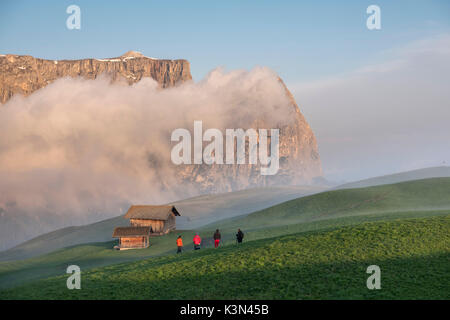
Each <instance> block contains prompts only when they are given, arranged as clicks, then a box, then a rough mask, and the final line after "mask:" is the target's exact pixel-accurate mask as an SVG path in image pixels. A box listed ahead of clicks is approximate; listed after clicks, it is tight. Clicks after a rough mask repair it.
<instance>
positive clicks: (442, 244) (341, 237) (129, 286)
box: [0, 215, 450, 299]
mask: <svg viewBox="0 0 450 320" xmlns="http://www.w3.org/2000/svg"><path fill="white" fill-rule="evenodd" d="M369 265H378V266H379V267H380V268H381V290H368V289H367V287H366V279H367V277H368V276H369V275H368V274H367V273H366V269H367V267H368V266H369ZM66 279H67V275H64V276H58V277H51V278H49V279H45V280H41V281H38V282H35V283H32V284H29V285H26V286H21V287H17V288H14V289H9V290H3V291H0V299H17V298H19V299H449V298H450V215H446V216H440V217H429V218H416V219H403V220H392V221H388V222H373V223H363V224H360V225H357V226H351V227H342V228H335V229H332V230H327V231H315V232H306V233H299V234H293V235H287V236H281V237H277V238H269V239H263V240H258V241H250V242H247V243H245V244H242V245H239V246H238V245H233V246H231V245H230V246H225V247H222V248H219V249H205V250H201V251H200V252H197V251H195V252H193V251H190V252H188V253H183V254H181V255H171V256H165V257H160V258H153V259H146V260H141V261H136V262H129V263H124V264H118V265H112V266H108V267H103V268H95V269H92V270H89V271H85V272H83V273H82V281H81V286H82V289H81V290H68V289H67V288H66Z"/></svg>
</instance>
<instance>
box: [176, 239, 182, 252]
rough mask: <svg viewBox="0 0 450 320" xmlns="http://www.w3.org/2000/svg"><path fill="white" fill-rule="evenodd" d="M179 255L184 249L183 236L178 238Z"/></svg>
mask: <svg viewBox="0 0 450 320" xmlns="http://www.w3.org/2000/svg"><path fill="white" fill-rule="evenodd" d="M177 247H178V250H177V253H181V249H183V239H181V236H178V238H177Z"/></svg>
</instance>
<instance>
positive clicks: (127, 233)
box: [112, 227, 152, 238]
mask: <svg viewBox="0 0 450 320" xmlns="http://www.w3.org/2000/svg"><path fill="white" fill-rule="evenodd" d="M151 230H152V227H116V228H114V232H113V235H112V236H113V238H120V237H144V236H148V235H150V231H151Z"/></svg>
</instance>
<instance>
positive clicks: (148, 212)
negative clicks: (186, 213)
mask: <svg viewBox="0 0 450 320" xmlns="http://www.w3.org/2000/svg"><path fill="white" fill-rule="evenodd" d="M176 216H180V213H179V212H178V210H177V209H176V208H175V207H174V206H171V205H166V206H142V205H141V206H131V207H130V209H128V212H127V213H126V214H125V218H126V219H130V224H131V226H132V227H150V228H151V231H150V235H151V236H159V235H164V234H167V233H169V232H170V231H172V230H175V228H176V219H175V217H176Z"/></svg>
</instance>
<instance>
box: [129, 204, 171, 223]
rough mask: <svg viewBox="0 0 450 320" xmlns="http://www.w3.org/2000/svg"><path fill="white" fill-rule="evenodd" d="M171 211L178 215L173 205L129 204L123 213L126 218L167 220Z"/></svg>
mask: <svg viewBox="0 0 450 320" xmlns="http://www.w3.org/2000/svg"><path fill="white" fill-rule="evenodd" d="M171 213H173V214H174V215H176V216H180V213H179V212H178V210H177V209H176V208H175V206H170V205H166V206H131V207H130V209H128V212H127V213H126V214H125V218H126V219H149V220H167V219H168V218H169V215H170V214H171Z"/></svg>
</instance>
